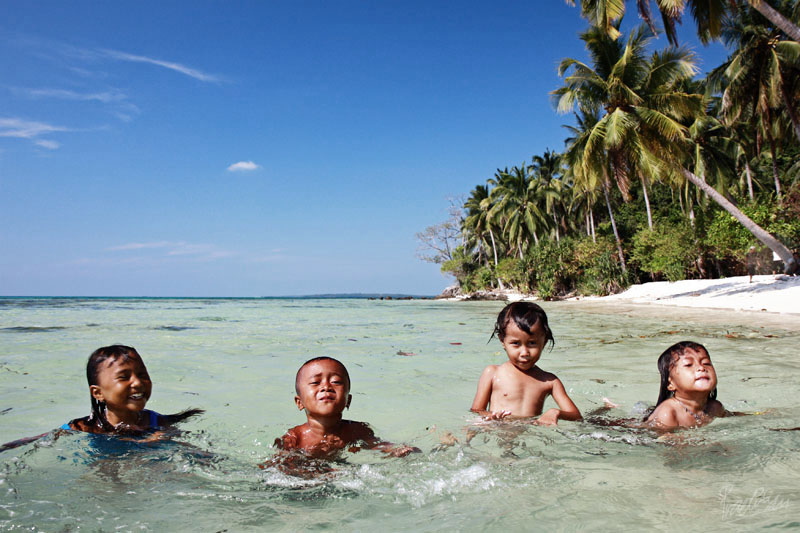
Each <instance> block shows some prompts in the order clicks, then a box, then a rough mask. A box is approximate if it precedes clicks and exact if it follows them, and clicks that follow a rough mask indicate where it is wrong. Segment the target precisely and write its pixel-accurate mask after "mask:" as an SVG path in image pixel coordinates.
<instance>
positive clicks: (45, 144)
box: [33, 139, 61, 150]
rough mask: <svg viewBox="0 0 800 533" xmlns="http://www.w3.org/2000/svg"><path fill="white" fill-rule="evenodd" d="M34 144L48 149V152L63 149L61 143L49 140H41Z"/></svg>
mask: <svg viewBox="0 0 800 533" xmlns="http://www.w3.org/2000/svg"><path fill="white" fill-rule="evenodd" d="M33 144H35V145H36V146H41V147H42V148H47V149H48V150H57V149H58V148H60V147H61V143H59V142H57V141H48V140H47V139H39V140H35V141H33Z"/></svg>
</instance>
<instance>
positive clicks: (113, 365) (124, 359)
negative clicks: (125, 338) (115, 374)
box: [100, 354, 145, 371]
mask: <svg viewBox="0 0 800 533" xmlns="http://www.w3.org/2000/svg"><path fill="white" fill-rule="evenodd" d="M131 367H133V368H145V366H144V361H142V359H141V358H140V357H137V356H135V355H133V354H130V355H121V356H119V357H109V358H108V359H106V360H105V361H103V362H102V363H101V364H100V370H112V371H114V370H121V369H125V368H131Z"/></svg>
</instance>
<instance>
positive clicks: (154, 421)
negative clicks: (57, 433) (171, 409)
mask: <svg viewBox="0 0 800 533" xmlns="http://www.w3.org/2000/svg"><path fill="white" fill-rule="evenodd" d="M145 411H147V412H148V413H149V415H150V429H156V428H157V427H158V417H159V416H161V415H159V414H158V413H156V412H155V411H151V410H149V409H145ZM70 422H71V421H70ZM70 422H67V423H66V424H64V425H62V426H61V427H60V428H59V429H66V430H70V431H71V430H72V428H71V427H70V425H69V424H70Z"/></svg>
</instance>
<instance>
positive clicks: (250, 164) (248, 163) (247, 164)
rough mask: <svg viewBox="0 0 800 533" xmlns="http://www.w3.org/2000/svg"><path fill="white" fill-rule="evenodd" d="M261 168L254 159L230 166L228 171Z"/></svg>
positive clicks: (245, 170) (246, 170)
mask: <svg viewBox="0 0 800 533" xmlns="http://www.w3.org/2000/svg"><path fill="white" fill-rule="evenodd" d="M259 168H261V167H260V166H259V165H256V164H255V163H253V162H252V161H239V162H238V163H234V164H232V165H231V166H229V167H228V172H248V171H250V170H257V169H259Z"/></svg>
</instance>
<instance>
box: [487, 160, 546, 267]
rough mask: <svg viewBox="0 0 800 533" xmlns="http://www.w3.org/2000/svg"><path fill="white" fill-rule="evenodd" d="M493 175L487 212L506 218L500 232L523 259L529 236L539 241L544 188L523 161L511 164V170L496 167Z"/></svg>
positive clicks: (531, 169) (495, 216) (543, 217)
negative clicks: (498, 169)
mask: <svg viewBox="0 0 800 533" xmlns="http://www.w3.org/2000/svg"><path fill="white" fill-rule="evenodd" d="M495 176H496V177H497V178H498V179H496V180H490V181H489V183H490V184H491V185H494V189H493V190H492V193H491V196H492V198H493V199H494V200H495V202H496V203H495V205H494V207H492V209H491V210H490V211H489V216H490V218H491V219H497V218H499V217H502V218H503V219H504V220H505V224H504V225H503V232H504V234H505V236H506V238H507V239H508V243H509V246H510V247H511V246H513V247H514V248H516V249H517V252H518V254H519V258H520V259H522V258H523V257H524V253H523V250H524V248H526V247H527V246H528V244H529V242H530V237H533V240H534V242H536V243H537V244H538V242H539V236H538V230H540V229H541V228H542V226H543V221H544V220H545V215H544V210H543V209H542V205H543V203H542V202H540V200H541V197H542V196H543V191H542V189H541V188H540V187H539V186H538V184H537V183H536V181H535V180H534V179H533V177H534V176H533V167H532V166H530V165H526V164H525V163H523V164H522V166H521V167H514V168H512V169H511V172H509V171H508V169H506V170H504V171H502V172H501V171H498V173H497V174H495Z"/></svg>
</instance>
